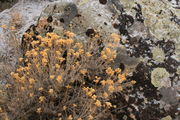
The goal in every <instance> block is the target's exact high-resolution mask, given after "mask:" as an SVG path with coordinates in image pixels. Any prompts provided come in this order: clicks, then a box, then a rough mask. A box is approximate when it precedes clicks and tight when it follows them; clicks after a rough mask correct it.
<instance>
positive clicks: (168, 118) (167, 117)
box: [161, 115, 172, 120]
mask: <svg viewBox="0 0 180 120" xmlns="http://www.w3.org/2000/svg"><path fill="white" fill-rule="evenodd" d="M161 120H172V118H171V116H169V115H168V116H166V117H164V118H162V119H161Z"/></svg>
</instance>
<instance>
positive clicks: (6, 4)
mask: <svg viewBox="0 0 180 120" xmlns="http://www.w3.org/2000/svg"><path fill="white" fill-rule="evenodd" d="M17 2H18V0H0V12H1V11H3V10H5V9H8V8H11V7H12V6H13V5H14V4H16V3H17Z"/></svg>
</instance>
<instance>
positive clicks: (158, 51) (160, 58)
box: [152, 47, 165, 63]
mask: <svg viewBox="0 0 180 120" xmlns="http://www.w3.org/2000/svg"><path fill="white" fill-rule="evenodd" d="M152 53H153V59H154V60H155V61H157V62H159V63H162V62H164V59H165V54H164V51H163V49H162V48H159V47H154V48H153V49H152Z"/></svg>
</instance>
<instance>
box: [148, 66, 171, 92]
mask: <svg viewBox="0 0 180 120" xmlns="http://www.w3.org/2000/svg"><path fill="white" fill-rule="evenodd" d="M169 76H170V74H169V73H168V72H167V71H166V69H165V68H155V69H154V70H153V71H152V73H151V83H152V84H153V85H154V86H155V87H158V89H160V88H162V87H170V86H171V81H170V79H169Z"/></svg>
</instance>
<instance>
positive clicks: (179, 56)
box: [175, 42, 180, 60]
mask: <svg viewBox="0 0 180 120" xmlns="http://www.w3.org/2000/svg"><path fill="white" fill-rule="evenodd" d="M175 48H176V49H175V55H176V57H175V58H176V60H180V42H179V43H176V44H175Z"/></svg>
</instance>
